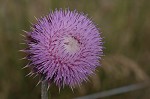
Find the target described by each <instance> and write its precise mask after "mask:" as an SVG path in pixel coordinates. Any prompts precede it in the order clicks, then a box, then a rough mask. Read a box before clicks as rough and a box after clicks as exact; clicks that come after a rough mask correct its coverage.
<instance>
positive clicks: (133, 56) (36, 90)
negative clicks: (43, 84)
mask: <svg viewBox="0 0 150 99" xmlns="http://www.w3.org/2000/svg"><path fill="white" fill-rule="evenodd" d="M56 8H58V9H59V8H70V9H71V10H74V9H77V10H78V11H81V12H84V13H87V14H88V16H89V17H92V19H93V21H94V22H95V23H96V24H98V26H99V28H101V31H102V36H103V37H104V40H103V41H104V46H105V49H104V53H105V56H104V57H103V60H102V61H101V63H102V67H100V68H98V71H99V72H97V75H94V76H93V77H91V78H90V79H91V82H88V83H84V84H83V86H82V87H81V88H76V89H75V90H74V93H73V92H72V91H71V89H69V88H68V87H66V88H64V89H62V90H61V92H60V93H59V92H58V88H57V87H56V86H55V85H52V86H51V88H50V92H51V96H52V99H71V98H73V97H79V96H84V95H88V94H92V93H96V92H101V91H104V90H108V89H113V88H116V87H121V86H124V85H129V84H133V83H138V82H145V81H149V76H150V0H36V1H35V0H0V99H40V85H39V86H37V87H36V84H37V82H38V79H39V78H38V77H37V78H35V79H33V78H29V77H25V75H26V74H27V73H29V71H30V70H29V69H24V70H22V69H21V68H22V67H23V66H25V65H26V64H27V61H25V60H19V59H21V58H22V57H24V56H25V55H24V54H23V53H20V52H19V51H18V50H20V49H23V48H25V45H20V44H19V43H21V42H23V40H22V37H21V36H20V34H23V32H22V30H26V31H29V30H30V25H31V24H30V23H35V22H36V20H35V18H34V16H35V17H37V18H38V17H41V16H44V15H46V14H48V13H49V11H50V10H54V9H56ZM149 93H150V87H147V88H145V89H142V90H138V91H133V92H130V93H126V94H120V95H115V96H112V97H106V98H104V99H149V98H150V94H149Z"/></svg>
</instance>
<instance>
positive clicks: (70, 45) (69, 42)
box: [64, 36, 79, 53]
mask: <svg viewBox="0 0 150 99" xmlns="http://www.w3.org/2000/svg"><path fill="white" fill-rule="evenodd" d="M64 47H65V49H66V50H67V51H68V52H70V53H76V52H77V51H78V50H79V43H78V40H77V39H75V38H74V37H71V36H70V37H65V38H64Z"/></svg>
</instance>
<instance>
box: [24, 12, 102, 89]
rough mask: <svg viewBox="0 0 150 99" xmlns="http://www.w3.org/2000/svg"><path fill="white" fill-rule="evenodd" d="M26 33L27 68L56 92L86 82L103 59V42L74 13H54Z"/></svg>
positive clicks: (93, 28)
mask: <svg viewBox="0 0 150 99" xmlns="http://www.w3.org/2000/svg"><path fill="white" fill-rule="evenodd" d="M37 21H38V22H37V23H36V24H34V25H33V28H32V31H30V32H27V36H26V38H27V45H28V48H27V49H26V50H25V52H26V53H27V54H28V56H27V59H28V60H30V67H31V68H32V71H33V72H34V73H35V74H38V75H41V76H42V77H43V78H44V80H47V81H48V82H54V83H55V84H56V85H57V86H58V87H59V88H60V87H62V86H64V85H68V86H70V87H75V86H76V85H80V84H81V82H82V81H86V80H88V76H89V75H91V74H93V72H94V71H95V69H96V67H97V66H100V64H99V60H100V59H101V57H100V56H101V55H102V53H103V52H102V38H101V37H100V33H99V31H98V29H97V28H96V26H95V25H94V24H93V22H92V21H91V20H90V19H89V18H87V16H86V15H84V14H83V13H78V12H77V11H70V10H69V9H66V10H62V9H60V10H55V11H54V12H51V13H50V14H48V15H47V16H44V17H42V18H40V19H37Z"/></svg>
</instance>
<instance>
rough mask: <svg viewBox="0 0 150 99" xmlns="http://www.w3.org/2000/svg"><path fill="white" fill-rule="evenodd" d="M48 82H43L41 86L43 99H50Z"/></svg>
mask: <svg viewBox="0 0 150 99" xmlns="http://www.w3.org/2000/svg"><path fill="white" fill-rule="evenodd" d="M47 88H48V82H47V81H45V80H43V81H42V85H41V99H48V90H47Z"/></svg>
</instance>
